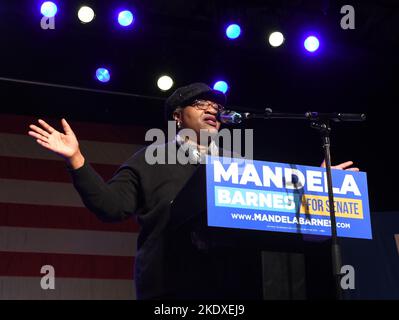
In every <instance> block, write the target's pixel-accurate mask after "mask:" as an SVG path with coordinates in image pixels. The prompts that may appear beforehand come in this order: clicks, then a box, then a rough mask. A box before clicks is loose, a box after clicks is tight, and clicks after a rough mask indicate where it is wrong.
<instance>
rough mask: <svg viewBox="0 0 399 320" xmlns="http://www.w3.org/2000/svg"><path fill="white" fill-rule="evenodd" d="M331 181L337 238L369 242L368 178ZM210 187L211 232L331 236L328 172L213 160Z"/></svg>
mask: <svg viewBox="0 0 399 320" xmlns="http://www.w3.org/2000/svg"><path fill="white" fill-rule="evenodd" d="M332 178H333V187H334V188H333V191H334V208H335V215H336V222H337V234H338V236H340V237H349V238H365V239H371V238H372V233H371V223H370V209H369V202H368V190H367V175H366V173H365V172H353V171H345V170H335V169H333V170H332ZM206 184H207V209H208V210H207V211H208V225H209V226H214V227H226V228H239V229H252V230H264V231H276V232H290V233H302V234H312V235H324V236H330V235H331V221H330V203H329V200H328V191H327V176H326V170H325V169H324V168H321V167H311V166H301V165H294V164H286V163H277V162H265V161H255V160H244V159H238V158H236V159H234V158H221V157H210V156H209V157H208V158H207V165H206Z"/></svg>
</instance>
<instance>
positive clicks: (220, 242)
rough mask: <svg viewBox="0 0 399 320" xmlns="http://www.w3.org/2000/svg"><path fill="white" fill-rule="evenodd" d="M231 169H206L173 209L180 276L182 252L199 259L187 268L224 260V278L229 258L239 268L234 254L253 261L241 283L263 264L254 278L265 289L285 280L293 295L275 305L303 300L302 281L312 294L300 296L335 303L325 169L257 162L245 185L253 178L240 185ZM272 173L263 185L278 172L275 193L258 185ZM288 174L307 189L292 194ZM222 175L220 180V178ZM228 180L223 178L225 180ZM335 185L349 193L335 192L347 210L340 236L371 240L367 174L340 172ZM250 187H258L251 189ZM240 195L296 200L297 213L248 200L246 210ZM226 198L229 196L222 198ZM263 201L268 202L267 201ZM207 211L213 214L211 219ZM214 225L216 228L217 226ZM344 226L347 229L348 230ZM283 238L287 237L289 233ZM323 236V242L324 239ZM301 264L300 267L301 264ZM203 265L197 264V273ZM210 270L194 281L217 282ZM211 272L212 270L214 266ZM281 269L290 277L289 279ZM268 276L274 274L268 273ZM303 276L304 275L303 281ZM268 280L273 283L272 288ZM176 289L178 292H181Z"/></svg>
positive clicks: (342, 212) (171, 227)
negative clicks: (242, 215) (241, 215)
mask: <svg viewBox="0 0 399 320" xmlns="http://www.w3.org/2000/svg"><path fill="white" fill-rule="evenodd" d="M216 161H219V160H216ZM215 163H216V162H215ZM223 165H224V164H221V162H220V161H219V163H218V169H216V166H214V167H211V166H210V165H208V168H213V169H210V170H207V167H206V165H198V166H197V169H196V170H195V172H194V173H193V175H192V177H191V178H190V179H189V180H188V182H187V183H186V184H185V185H184V187H183V188H182V189H181V190H180V192H179V193H178V195H177V196H176V197H175V199H174V200H173V201H172V202H171V204H170V220H169V224H168V227H167V228H168V233H169V241H168V244H169V246H170V247H169V248H170V252H173V254H171V256H170V261H171V265H174V267H176V269H177V270H180V271H181V272H183V273H184V272H186V271H187V270H185V268H184V267H182V266H184V261H183V260H184V258H182V257H181V253H182V252H185V254H186V255H187V257H190V259H191V258H192V259H193V260H190V259H187V261H190V262H192V261H195V263H197V264H200V263H202V262H204V261H206V259H208V258H210V260H212V257H213V258H215V259H216V260H218V259H219V257H218V255H219V256H220V259H219V261H218V263H219V264H216V265H218V267H215V270H216V269H218V268H219V269H218V270H219V271H220V270H221V269H220V268H222V269H223V261H222V260H223V259H222V258H221V257H222V256H223V255H224V254H226V256H225V258H226V259H227V260H228V261H233V263H232V264H234V258H232V256H228V254H227V253H228V252H230V255H233V256H234V255H235V256H236V257H237V256H238V255H245V254H248V256H246V257H245V258H244V257H242V258H243V259H247V264H246V262H245V261H244V262H243V261H240V263H241V262H243V263H242V265H241V267H238V268H236V269H235V271H234V272H236V276H237V277H238V278H240V277H241V276H242V275H243V274H245V271H244V273H243V272H242V271H240V270H245V268H246V265H251V266H254V265H255V264H259V266H260V265H261V264H262V263H263V264H262V266H260V267H259V268H256V267H254V270H253V272H254V273H257V272H258V273H259V272H260V273H262V275H263V280H262V279H258V280H257V281H259V283H261V282H262V281H263V282H264V283H265V282H268V281H269V282H271V281H272V280H273V279H278V278H279V279H283V281H285V283H286V284H285V286H286V289H287V288H288V289H287V290H286V293H287V294H286V295H282V296H275V297H273V296H268V297H269V298H271V299H273V298H275V299H279V298H282V299H290V298H292V297H293V296H295V294H292V293H293V292H294V291H295V288H294V287H295V283H294V282H295V281H294V280H295V279H296V280H297V283H299V282H301V281H302V282H306V294H302V295H299V296H301V297H302V298H310V299H312V298H332V299H334V297H335V288H334V286H335V285H334V278H333V276H332V275H333V272H332V257H331V251H330V250H329V249H330V247H331V238H330V237H328V231H329V230H328V229H329V228H328V225H326V224H325V222H326V216H327V215H328V210H329V209H328V208H329V202H328V201H329V198H328V197H327V196H326V191H325V190H323V183H322V176H323V172H322V170H324V169H322V168H320V167H308V166H298V165H290V164H281V163H271V162H260V161H253V162H252V163H251V164H250V166H251V167H250V169H251V176H250V175H249V174H248V173H247V174H246V175H245V173H241V178H242V177H243V176H245V177H246V178H247V179H243V180H241V179H238V178H237V175H238V171H239V170H238V169H237V168H233V169H234V170H235V171H234V170H232V171H230V169H231V164H230V165H229V166H226V167H227V169H225V168H224V167H223ZM247 167H248V165H247V163H245V164H244V167H243V168H241V169H243V170H242V172H245V170H246V169H247ZM265 167H266V169H267V170H266V171H263V179H265V176H264V175H265V172H269V173H270V172H271V174H274V178H275V179H274V185H271V184H270V181H271V180H269V181H268V183H265V184H261V183H260V179H259V178H258V177H257V178H256V179H255V178H254V175H256V174H258V173H256V172H257V171H259V172H262V169H263V170H264V169H265ZM277 169H278V170H279V171H278V170H277ZM217 170H222V171H220V172H223V174H221V173H220V172H218V171H217ZM273 170H274V171H273ZM228 172H229V173H228ZM232 172H234V173H232ZM277 172H279V173H280V176H279V178H278V179H276V174H277ZM282 172H285V175H284V174H282ZM287 172H289V174H292V175H294V173H293V172H296V173H295V174H296V175H299V176H300V177H301V179H302V180H303V181H302V183H301V184H297V186H299V187H297V186H293V184H292V183H291V184H289V185H288V187H287V183H286V182H287V179H289V178H290V176H287ZM207 174H208V177H207ZM216 175H217V176H218V179H216V178H215V177H216ZM233 175H234V181H233V178H232V176H233ZM259 175H261V173H259ZM222 176H223V178H221V177H222ZM248 177H251V179H248ZM308 177H310V178H309V181H307V180H306V179H307V178H308ZM317 177H320V178H317ZM258 179H259V180H258ZM279 179H280V180H279ZM222 180H223V181H222ZM238 180H239V182H238ZM282 180H284V183H281V182H282ZM333 180H334V184H335V185H337V186H341V188H339V187H337V188H335V190H337V192H339V193H340V196H339V197H337V201H338V202H337V203H336V204H335V205H337V208H339V210H338V211H339V212H338V214H339V216H338V217H337V221H338V222H337V225H338V224H339V226H340V230H339V233H340V236H344V237H354V238H366V239H368V238H370V235H371V227H370V219H369V208H368V198H367V183H366V176H365V173H359V172H358V173H351V172H343V171H340V170H337V171H336V172H334V175H333ZM243 181H244V182H243ZM248 181H249V182H250V183H249V184H248ZM291 181H292V177H291ZM255 182H256V183H255ZM207 184H208V185H207ZM247 184H248V186H247ZM305 185H306V188H305ZM293 189H295V190H293ZM299 189H300V190H299ZM220 190H221V191H220ZM236 192H238V193H242V195H243V196H240V197H241V199H245V198H246V195H248V193H251V196H259V195H261V194H262V195H265V194H270V195H272V196H273V197H274V196H275V195H277V197H279V196H280V197H281V195H291V198H292V199H294V200H293V201H295V202H294V205H288V204H287V206H286V207H285V208H282V206H281V203H280V205H279V208H280V209H281V208H282V209H281V210H280V209H276V208H277V206H276V207H274V204H272V207H267V206H269V204H267V206H265V202H262V205H264V207H261V202H260V201H258V202H257V205H258V207H254V206H249V205H248V203H249V202H245V201H243V200H242V201H241V202H240V203H238V204H237V202H234V201H233V200H232V199H234V197H235V196H231V195H232V194H234V195H235V194H236ZM247 192H248V193H247ZM221 194H223V196H222V197H221V196H220V195H221ZM226 195H228V196H226ZM225 196H226V199H227V198H228V199H230V200H231V202H228V201H230V200H228V201H227V202H223V201H225V200H226V199H225V198H224V197H225ZM221 199H222V201H221ZM258 199H260V196H259V198H258ZM273 199H274V198H273ZM273 201H274V200H273ZM251 203H255V202H251ZM305 203H307V204H308V205H307V206H308V209H306V208H305V207H306V204H305ZM311 203H315V204H317V206H316V207H314V208H310V204H311ZM291 204H292V203H291ZM209 208H210V209H209ZM232 208H233V209H232ZM350 208H352V209H350ZM207 210H210V211H209V212H208V211H207ZM348 210H350V211H348ZM232 212H241V213H245V216H248V213H249V215H250V216H251V214H252V218H253V217H255V216H256V215H257V216H258V217H259V216H267V215H268V214H269V213H270V215H274V216H280V217H283V216H284V221H282V220H280V222H279V224H277V223H275V224H273V223H269V222H268V223H267V226H266V224H263V222H262V223H260V222H259V220H257V219H252V220H251V219H250V221H238V220H234V218H233V217H232V215H233V214H232ZM210 213H211V214H210ZM265 213H267V214H265ZM210 217H211V218H212V220H209V219H210ZM281 219H282V218H281ZM290 219H292V221H290ZM295 219H296V220H295ZM256 220H257V221H256ZM305 220H306V223H308V222H309V221H312V222H311V223H313V221H315V225H313V224H312V226H311V227H307V226H306V223H305V225H302V222H300V223H299V222H295V223H297V224H296V225H295V223H294V222H293V221H305ZM209 221H211V223H210V222H209ZM262 221H263V220H262ZM273 222H274V221H273ZM320 222H323V224H322V225H318V224H317V223H320ZM327 222H328V221H327ZM254 223H255V224H254ZM318 226H320V227H318ZM341 226H343V227H342V228H341ZM282 230H283V231H284V232H281V231H282ZM315 235H316V236H315ZM320 235H321V236H322V237H319V236H320ZM315 240H316V241H315ZM177 248H179V249H177ZM237 253H239V254H237ZM249 253H252V255H251V254H249ZM265 253H266V256H265ZM294 255H296V257H298V255H299V256H300V259H299V260H298V259H296V258H295V259H291V258H292V257H293V256H294ZM256 256H258V258H259V257H260V256H262V259H260V258H259V259H258V258H256ZM182 259H183V260H182ZM236 259H237V258H236ZM261 260H262V261H261ZM275 260H276V261H277V260H279V261H280V263H277V264H275V262H276V261H275ZM293 260H295V261H296V262H295V263H293V262H292V261H293ZM214 261H215V260H214ZM174 262H175V264H174ZM195 263H194V264H191V266H193V268H194V269H195ZM205 265H206V263H205ZM205 265H204V269H201V268H199V269H198V270H197V273H196V274H195V275H192V277H196V276H203V277H204V278H202V280H201V281H203V282H206V279H207V277H208V276H209V277H210V278H211V277H213V276H214V274H213V270H212V267H210V269H207V271H205V269H206V267H205ZM211 265H212V263H211V264H210V265H209V266H211ZM265 265H266V267H265ZM230 266H231V265H230ZM230 266H227V267H226V265H224V267H225V268H228V269H230ZM235 267H236V266H235ZM240 268H241V269H240ZM273 268H274V269H273ZM172 269H173V268H172ZM279 269H281V270H283V269H284V270H285V271H281V270H279ZM169 270H171V269H169ZM265 270H268V271H267V272H266V271H265ZM270 270H272V271H270ZM298 270H299V271H298ZM296 271H298V272H297V273H295V272H296ZM284 272H285V273H284ZM265 275H266V276H269V278H268V280H266V281H265ZM294 278H295V279H294ZM293 279H294V280H293ZM217 280H218V279H217V278H213V280H212V281H217ZM171 285H172V286H173V284H171ZM304 287H305V285H303V288H302V291H304V290H305V289H304ZM269 289H270V290H269V292H272V291H278V290H280V289H281V288H280V287H279V284H278V283H277V284H276V286H275V287H274V288H269ZM248 290H251V289H248ZM263 291H265V290H263ZM266 291H267V290H266ZM204 292H206V290H205V291H204ZM221 294H223V292H222V293H221ZM244 296H245V295H244ZM263 296H264V297H265V296H267V294H266V295H265V293H264V292H263Z"/></svg>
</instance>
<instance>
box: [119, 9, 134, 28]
mask: <svg viewBox="0 0 399 320" xmlns="http://www.w3.org/2000/svg"><path fill="white" fill-rule="evenodd" d="M133 20H134V16H133V13H132V12H131V11H129V10H124V11H121V12H119V14H118V22H119V24H120V25H121V26H123V27H127V26H129V25H131V24H132V23H133Z"/></svg>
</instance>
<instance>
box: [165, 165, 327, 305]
mask: <svg viewBox="0 0 399 320" xmlns="http://www.w3.org/2000/svg"><path fill="white" fill-rule="evenodd" d="M206 200H207V199H206V172H205V165H198V168H197V169H196V171H195V172H194V174H193V175H192V177H191V178H190V179H189V181H188V182H187V183H186V185H185V186H184V187H183V188H182V189H181V191H180V192H179V193H178V195H177V196H176V197H175V199H174V200H173V201H172V202H171V205H170V221H169V225H168V233H169V234H170V236H169V238H168V239H169V240H168V245H169V248H170V249H169V250H168V251H169V252H170V255H169V259H168V260H169V264H168V274H170V275H171V276H170V277H169V279H170V281H169V285H168V286H169V287H171V288H175V286H178V288H176V290H177V291H181V292H186V294H184V295H183V296H181V295H180V293H178V294H177V295H174V294H172V298H176V299H205V300H206V299H217V300H219V299H233V300H264V299H273V300H275V299H291V298H292V299H295V298H298V299H303V298H305V296H306V293H305V290H306V286H305V283H304V282H305V279H304V278H305V274H304V273H305V267H304V258H303V253H304V252H305V251H306V243H305V241H304V240H303V238H302V235H299V234H288V233H277V232H264V231H256V230H241V229H233V228H220V227H210V226H208V224H207V201H206ZM187 261H189V263H187ZM268 262H272V263H271V264H268ZM192 265H195V266H197V267H198V268H197V270H196V271H194V272H193V273H192V274H191V275H190V274H187V272H189V271H191V268H192ZM232 265H234V268H232ZM328 265H331V263H328ZM185 266H187V268H186V267H185ZM225 270H228V272H229V273H228V274H226V271H225ZM180 277H182V278H194V279H198V281H196V284H195V285H187V284H186V283H184V282H185V281H184V280H183V281H182V282H183V283H182V282H180V281H179V280H176V279H180ZM172 279H175V280H172ZM239 279H240V280H241V283H240V284H237V285H236V286H234V285H223V283H222V284H221V285H219V288H218V289H216V283H218V282H220V281H224V282H225V283H227V284H232V283H235V282H236V281H239ZM208 280H209V281H208ZM316 282H318V280H316ZM265 283H268V284H267V285H265ZM197 286H200V287H201V289H200V290H198V292H197ZM214 286H215V290H214ZM277 292H278V293H277Z"/></svg>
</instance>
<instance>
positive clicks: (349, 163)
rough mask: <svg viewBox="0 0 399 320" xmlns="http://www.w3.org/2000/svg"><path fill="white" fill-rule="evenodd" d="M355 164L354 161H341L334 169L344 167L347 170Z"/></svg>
mask: <svg viewBox="0 0 399 320" xmlns="http://www.w3.org/2000/svg"><path fill="white" fill-rule="evenodd" d="M352 164H353V161H346V162H344V163H340V164H339V165H336V166H334V167H333V168H334V169H342V170H345V169H346V168H348V167H350V166H351V165H352Z"/></svg>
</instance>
